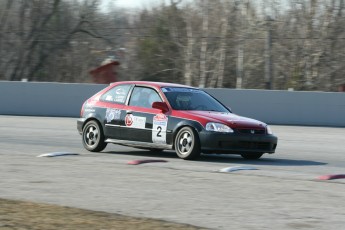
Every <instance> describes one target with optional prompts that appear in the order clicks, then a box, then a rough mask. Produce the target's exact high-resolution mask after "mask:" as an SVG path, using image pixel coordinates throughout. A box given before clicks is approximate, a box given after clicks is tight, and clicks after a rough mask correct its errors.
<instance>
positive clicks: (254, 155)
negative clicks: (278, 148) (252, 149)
mask: <svg viewBox="0 0 345 230" xmlns="http://www.w3.org/2000/svg"><path fill="white" fill-rule="evenodd" d="M262 155H264V154H263V153H242V154H241V156H242V157H243V158H244V159H248V160H256V159H259V158H260V157H262Z"/></svg>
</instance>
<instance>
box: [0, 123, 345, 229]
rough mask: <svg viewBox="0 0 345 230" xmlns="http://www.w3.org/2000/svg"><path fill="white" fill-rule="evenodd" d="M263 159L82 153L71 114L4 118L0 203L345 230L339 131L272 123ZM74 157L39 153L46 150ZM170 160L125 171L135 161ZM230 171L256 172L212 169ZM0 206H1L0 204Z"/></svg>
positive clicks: (343, 140)
mask: <svg viewBox="0 0 345 230" xmlns="http://www.w3.org/2000/svg"><path fill="white" fill-rule="evenodd" d="M272 128H273V131H274V132H275V134H276V135H277V136H278V137H279V143H278V148H277V152H276V153H275V154H273V155H264V156H263V158H262V159H260V160H244V159H242V158H241V157H239V156H234V155H204V156H202V157H201V158H200V160H198V161H184V160H181V159H179V158H177V156H176V155H175V154H174V152H172V151H168V152H162V153H151V152H149V151H146V150H138V149H134V148H127V147H121V146H116V145H108V147H107V148H106V149H105V150H104V151H103V152H102V153H90V152H88V151H86V150H84V149H83V147H82V144H81V136H80V135H79V134H78V132H77V130H76V119H74V118H48V117H16V116H0V197H1V198H9V199H18V200H28V201H34V202H43V203H50V204H58V205H64V206H71V207H78V208H84V209H91V210H97V211H106V212H111V213H119V214H124V215H130V216H136V217H150V218H156V219H164V220H168V221H173V222H179V223H188V224H192V225H196V226H202V227H207V228H211V229H255V230H256V229H327V230H329V229H337V230H338V229H344V228H345V227H344V226H345V218H344V217H345V179H338V180H327V181H325V180H318V179H317V177H318V176H321V175H326V174H345V128H326V127H297V126H272ZM62 151H64V152H71V153H78V154H79V155H77V156H60V157H50V158H48V157H37V156H38V155H40V154H44V153H49V152H62ZM147 159H158V160H166V161H168V162H166V163H148V164H142V165H128V164H127V163H128V162H129V161H131V160H147ZM230 166H251V167H255V168H257V169H258V170H246V171H245V170H243V171H236V172H231V173H219V172H216V171H217V170H219V169H222V168H225V167H230ZM0 208H1V207H0Z"/></svg>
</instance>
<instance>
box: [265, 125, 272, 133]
mask: <svg viewBox="0 0 345 230" xmlns="http://www.w3.org/2000/svg"><path fill="white" fill-rule="evenodd" d="M266 130H267V134H273V132H272V129H271V128H270V127H269V126H268V125H267V126H266Z"/></svg>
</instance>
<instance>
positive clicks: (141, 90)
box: [129, 87, 162, 108]
mask: <svg viewBox="0 0 345 230" xmlns="http://www.w3.org/2000/svg"><path fill="white" fill-rule="evenodd" d="M155 101H159V102H161V101H162V99H161V98H160V96H159V95H158V93H157V92H156V91H155V90H153V89H150V88H145V87H135V88H134V90H133V92H132V96H131V98H130V100H129V105H130V106H138V107H145V108H152V103H153V102H155Z"/></svg>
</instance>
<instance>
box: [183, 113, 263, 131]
mask: <svg viewBox="0 0 345 230" xmlns="http://www.w3.org/2000/svg"><path fill="white" fill-rule="evenodd" d="M183 113H186V114H189V115H193V116H197V117H200V118H203V119H207V120H210V121H213V122H219V123H223V124H226V125H228V126H229V127H231V128H243V129H264V128H265V127H266V124H265V123H263V122H261V121H258V120H254V119H251V118H247V117H242V116H239V115H236V114H233V113H222V112H213V111H184V112H183Z"/></svg>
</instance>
